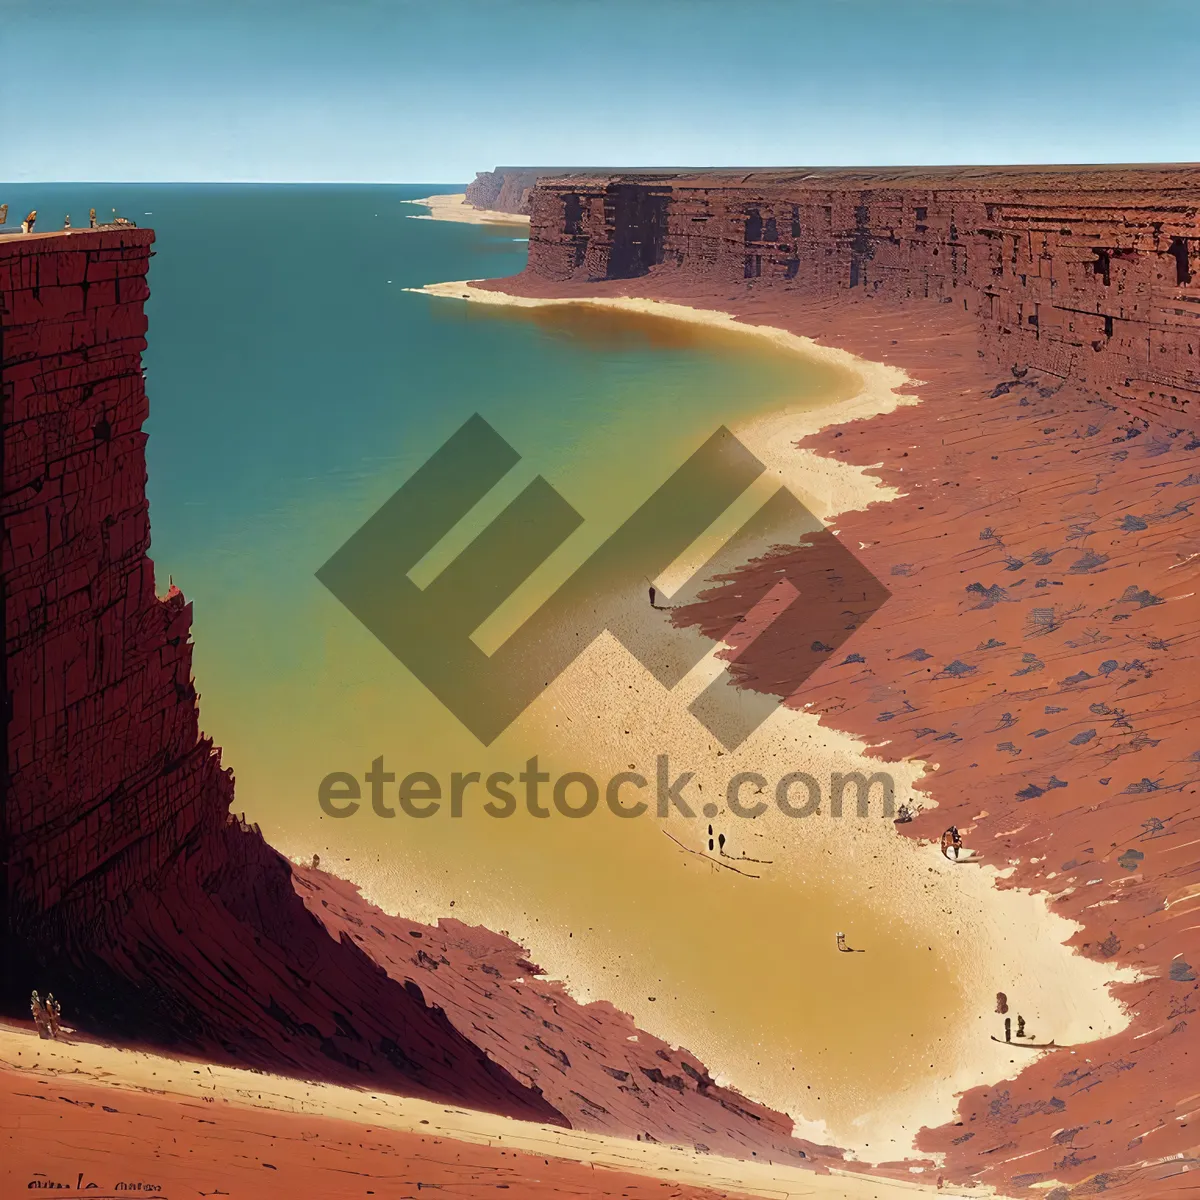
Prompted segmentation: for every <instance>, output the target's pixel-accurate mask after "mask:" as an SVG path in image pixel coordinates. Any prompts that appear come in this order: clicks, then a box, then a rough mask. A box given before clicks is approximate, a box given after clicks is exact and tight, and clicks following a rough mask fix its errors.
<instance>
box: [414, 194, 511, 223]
mask: <svg viewBox="0 0 1200 1200" xmlns="http://www.w3.org/2000/svg"><path fill="white" fill-rule="evenodd" d="M401 203H403V204H419V205H424V206H425V207H426V208H428V209H429V211H428V212H427V213H410V214H409V217H410V219H411V220H413V221H454V222H456V223H458V224H460V225H513V226H515V227H517V228H521V229H525V230H528V229H529V218H528V217H526V216H522V215H521V214H520V213H510V212H498V211H493V210H492V209H487V208H472V207H471V205H469V204H468V203H467V198H466V196H465V194H463V193H461V192H459V193H457V194H456V195H453V196H427V197H426V198H425V199H424V200H404V201H401Z"/></svg>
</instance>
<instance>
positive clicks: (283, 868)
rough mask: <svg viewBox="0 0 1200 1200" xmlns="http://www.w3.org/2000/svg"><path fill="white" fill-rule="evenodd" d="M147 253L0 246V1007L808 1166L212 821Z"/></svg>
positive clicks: (486, 946)
mask: <svg viewBox="0 0 1200 1200" xmlns="http://www.w3.org/2000/svg"><path fill="white" fill-rule="evenodd" d="M153 240H154V235H153V233H152V232H150V231H149V230H116V229H105V230H99V231H95V232H91V231H78V232H71V233H66V232H60V233H55V234H47V235H33V236H27V237H21V236H17V237H0V338H2V341H0V398H2V401H3V405H2V410H0V431H2V434H3V437H2V446H3V464H2V471H3V508H2V510H0V517H2V520H3V541H2V545H0V581H2V584H3V590H2V593H0V595H2V599H3V607H4V639H3V643H2V644H3V654H4V664H3V665H4V671H3V676H2V677H3V679H4V681H5V688H6V695H5V699H6V705H5V711H4V717H5V719H4V721H3V722H2V735H3V739H4V750H5V757H4V763H5V768H6V769H5V774H4V777H3V796H2V798H0V800H2V802H0V821H2V824H0V864H2V865H3V871H4V874H3V877H2V878H0V884H2V886H0V898H2V900H3V904H4V906H5V907H4V911H3V913H0V916H2V917H3V923H2V924H0V937H2V939H3V952H4V956H5V960H6V961H5V964H4V966H5V970H4V973H3V975H4V977H3V992H2V993H0V1000H2V1002H3V1005H4V1007H5V1008H6V1009H7V1010H8V1011H9V1012H14V1013H24V1014H25V1015H27V1014H28V998H29V992H30V990H31V988H32V987H38V988H39V989H41V990H42V991H46V990H50V991H53V992H54V993H56V994H57V995H58V996H59V997H60V998H61V999H62V1000H63V1001H64V1004H65V1006H66V1008H67V1010H68V1014H69V1018H70V1020H71V1021H72V1023H74V1024H75V1025H77V1026H80V1027H82V1028H85V1029H90V1030H92V1031H94V1032H98V1033H102V1034H107V1035H110V1036H117V1037H121V1038H124V1039H132V1040H137V1041H143V1042H153V1043H155V1044H157V1045H160V1046H166V1047H173V1048H175V1049H177V1050H181V1051H186V1052H188V1053H191V1054H194V1055H199V1056H202V1057H210V1058H214V1059H222V1060H232V1061H236V1062H238V1063H241V1064H248V1065H254V1066H257V1067H260V1068H263V1069H268V1070H276V1071H282V1072H286V1073H290V1074H295V1075H300V1076H304V1077H310V1078H320V1079H333V1080H337V1081H340V1082H350V1083H359V1084H362V1085H364V1086H370V1087H372V1088H377V1089H389V1090H393V1091H397V1092H400V1093H402V1094H405V1095H415V1096H424V1097H430V1098H439V1099H443V1100H449V1101H454V1102H456V1103H460V1104H465V1105H468V1106H471V1107H474V1108H481V1109H487V1110H491V1111H496V1112H501V1113H505V1114H509V1115H512V1116H517V1117H522V1118H525V1119H531V1120H539V1121H546V1122H551V1123H558V1124H571V1125H574V1126H579V1127H586V1128H592V1129H602V1130H606V1131H608V1132H614V1133H621V1134H625V1135H627V1136H630V1137H633V1136H635V1135H636V1136H638V1137H646V1138H651V1139H653V1140H656V1141H664V1142H671V1143H677V1144H681V1145H685V1146H698V1147H702V1148H704V1149H712V1150H714V1151H720V1152H724V1153H729V1154H742V1155H746V1156H750V1155H753V1154H757V1155H758V1156H759V1157H762V1158H769V1157H783V1158H792V1159H804V1158H809V1159H814V1160H816V1159H819V1158H820V1157H821V1156H822V1155H824V1156H826V1157H828V1156H829V1155H834V1154H836V1153H837V1152H836V1151H831V1150H830V1151H825V1150H822V1149H821V1148H818V1147H814V1146H812V1145H810V1144H809V1143H805V1142H800V1141H796V1140H793V1139H792V1138H791V1137H790V1131H791V1122H790V1120H789V1119H787V1118H786V1117H783V1116H781V1115H780V1114H778V1113H774V1112H772V1111H770V1110H769V1109H766V1108H764V1107H762V1106H761V1105H757V1104H754V1103H752V1102H750V1101H748V1100H746V1099H745V1098H744V1097H741V1096H739V1095H738V1094H737V1093H735V1092H732V1091H730V1090H728V1089H725V1088H720V1087H717V1086H716V1085H715V1084H714V1082H713V1081H712V1079H711V1078H710V1077H709V1074H708V1072H707V1070H706V1069H705V1067H704V1065H703V1064H702V1063H701V1062H699V1061H698V1060H697V1059H696V1058H695V1057H694V1056H692V1055H690V1054H688V1053H686V1052H685V1051H678V1050H674V1049H672V1048H671V1047H669V1046H667V1045H666V1044H665V1043H663V1042H661V1041H659V1040H658V1039H656V1038H653V1037H651V1036H649V1035H646V1034H641V1035H640V1036H639V1038H638V1041H637V1042H636V1043H634V1042H631V1041H630V1040H629V1038H630V1035H631V1034H633V1033H634V1032H636V1031H635V1028H634V1026H633V1025H632V1022H630V1020H629V1019H628V1018H627V1017H625V1016H624V1015H623V1014H621V1013H619V1012H617V1011H616V1010H615V1009H613V1008H612V1007H611V1006H610V1005H604V1004H592V1005H587V1006H583V1005H580V1004H578V1003H576V1002H575V1001H574V1000H572V999H571V997H570V996H568V995H567V994H566V992H565V991H564V990H563V989H562V988H561V986H559V985H557V984H553V983H551V982H549V981H543V980H540V979H538V978H537V977H536V976H537V974H538V972H537V969H536V968H535V967H534V966H533V965H532V964H530V963H528V962H527V961H525V959H524V957H523V951H522V950H521V948H520V947H519V946H516V945H515V944H513V943H512V942H509V941H508V940H507V939H505V938H501V937H498V936H497V935H494V934H491V933H489V932H488V931H487V930H481V929H470V928H468V927H466V926H463V925H460V924H459V923H457V922H448V923H443V925H442V926H441V927H439V928H436V929H434V928H429V927H422V926H419V925H415V924H413V923H412V922H407V921H403V920H402V919H399V918H392V917H388V916H387V915H385V914H384V913H382V912H380V911H379V910H378V909H376V908H374V907H373V906H371V905H369V904H367V903H365V902H364V901H363V900H362V899H361V898H360V897H359V896H358V894H357V892H356V891H355V890H354V889H353V888H352V887H350V886H349V885H348V884H345V883H343V882H342V881H339V880H334V879H332V878H330V877H329V876H326V875H324V874H322V873H321V872H319V871H305V870H298V869H296V868H293V867H292V865H291V864H290V863H288V862H287V861H286V860H284V859H283V858H282V857H281V856H280V855H278V854H277V853H276V852H275V851H274V850H272V849H271V848H270V847H269V846H268V845H266V843H265V842H264V841H263V840H262V838H261V836H260V835H259V833H258V830H257V829H256V828H254V827H250V826H247V825H245V824H244V823H243V822H242V821H240V820H235V819H234V818H233V817H232V816H231V814H230V804H231V801H232V799H233V778H232V773H231V772H229V771H228V770H225V769H223V767H222V765H221V761H220V755H219V753H218V752H217V751H216V750H215V749H214V747H213V745H212V743H211V742H210V741H209V740H208V739H206V738H204V737H203V736H202V735H201V733H200V728H199V713H198V709H197V704H196V691H195V688H194V686H193V683H192V678H191V646H190V643H189V629H190V624H191V610H190V606H189V605H188V604H187V603H186V602H185V601H184V598H183V596H182V595H181V594H180V592H179V591H178V590H177V589H174V588H172V589H171V591H170V592H169V594H168V595H167V596H166V597H162V598H160V597H158V596H156V594H155V590H154V571H153V565H152V563H151V562H150V560H149V559H148V558H147V556H146V551H147V548H148V545H149V537H150V529H149V521H148V513H147V504H146V496H145V482H146V467H145V456H144V447H145V434H144V433H143V432H142V428H141V427H142V423H143V421H144V419H145V417H146V411H147V401H146V394H145V390H144V387H143V380H142V371H141V354H142V351H143V349H144V347H145V334H146V319H145V316H144V314H143V304H144V302H145V300H146V297H147V295H148V288H147V282H146V276H147V270H148V267H149V261H150V254H151V251H150V246H151V244H152V242H153Z"/></svg>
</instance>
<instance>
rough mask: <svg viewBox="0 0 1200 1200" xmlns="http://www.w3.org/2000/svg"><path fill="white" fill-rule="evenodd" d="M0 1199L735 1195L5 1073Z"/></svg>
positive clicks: (435, 1140)
mask: <svg viewBox="0 0 1200 1200" xmlns="http://www.w3.org/2000/svg"><path fill="white" fill-rule="evenodd" d="M0 1114H3V1115H0V1131H2V1132H3V1135H4V1138H5V1142H6V1151H5V1155H4V1158H3V1161H2V1162H0V1196H3V1197H5V1198H6V1200H7V1198H8V1197H11V1196H16V1195H18V1194H24V1195H30V1194H34V1195H36V1194H40V1193H41V1192H42V1191H45V1190H50V1191H52V1192H53V1194H54V1195H56V1196H61V1197H64V1198H66V1197H80V1198H82V1197H90V1198H91V1200H113V1198H115V1197H122V1196H128V1195H131V1194H132V1195H153V1196H155V1197H157V1198H158V1200H181V1198H183V1197H195V1196H227V1197H229V1198H230V1200H294V1198H296V1197H303V1198H304V1200H343V1198H345V1197H351V1196H363V1197H366V1196H381V1197H388V1198H389V1200H401V1198H403V1197H417V1196H418V1195H424V1194H425V1193H429V1194H432V1195H436V1196H444V1197H478V1196H480V1195H484V1194H487V1195H491V1194H493V1192H494V1193H496V1194H499V1193H500V1192H502V1191H504V1192H509V1193H511V1194H512V1195H513V1196H514V1197H520V1198H522V1200H523V1198H525V1197H528V1198H529V1200H549V1198H550V1197H554V1198H556V1200H559V1198H567V1197H581V1196H588V1197H603V1198H608V1197H612V1198H614V1200H616V1198H617V1197H621V1198H622V1200H701V1198H705V1200H720V1198H721V1197H726V1196H729V1195H730V1193H728V1192H723V1191H710V1190H706V1189H705V1190H702V1189H697V1188H692V1187H687V1186H684V1185H680V1184H673V1183H668V1182H664V1181H659V1180H652V1179H645V1178H639V1177H637V1176H634V1175H628V1174H625V1173H623V1172H620V1171H613V1170H610V1169H607V1168H605V1167H594V1166H591V1165H588V1164H584V1163H574V1162H570V1161H568V1160H565V1159H547V1158H540V1157H537V1156H536V1155H531V1154H525V1153H522V1152H520V1151H515V1150H502V1149H499V1148H497V1147H491V1146H479V1145H472V1144H470V1143H468V1142H459V1141H452V1140H450V1139H448V1138H443V1137H435V1136H429V1137H419V1136H415V1135H412V1134H405V1133H397V1132H395V1131H393V1130H387V1129H371V1128H367V1127H363V1126H360V1125H356V1124H353V1123H351V1122H349V1121H339V1120H331V1119H328V1118H317V1117H309V1116H300V1115H294V1114H290V1113H278V1112H262V1111H257V1110H254V1109H247V1108H235V1107H230V1106H220V1105H209V1104H205V1103H204V1102H203V1101H197V1100H195V1099H185V1098H182V1097H176V1096H166V1095H162V1096H156V1095H148V1094H142V1093H137V1092H130V1091H121V1092H114V1091H113V1090H111V1089H108V1088H105V1087H103V1086H98V1085H86V1084H77V1083H67V1082H64V1081H63V1080H60V1079H55V1080H50V1081H46V1080H35V1079H33V1078H31V1077H29V1076H27V1075H26V1074H25V1073H23V1072H11V1071H4V1072H0Z"/></svg>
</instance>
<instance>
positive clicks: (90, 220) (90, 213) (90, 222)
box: [88, 208, 96, 229]
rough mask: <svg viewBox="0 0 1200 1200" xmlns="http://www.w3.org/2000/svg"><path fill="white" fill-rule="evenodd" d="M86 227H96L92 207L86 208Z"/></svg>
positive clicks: (94, 212) (94, 211)
mask: <svg viewBox="0 0 1200 1200" xmlns="http://www.w3.org/2000/svg"><path fill="white" fill-rule="evenodd" d="M88 228H89V229H95V228H96V210H95V209H94V208H89V209H88Z"/></svg>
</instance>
